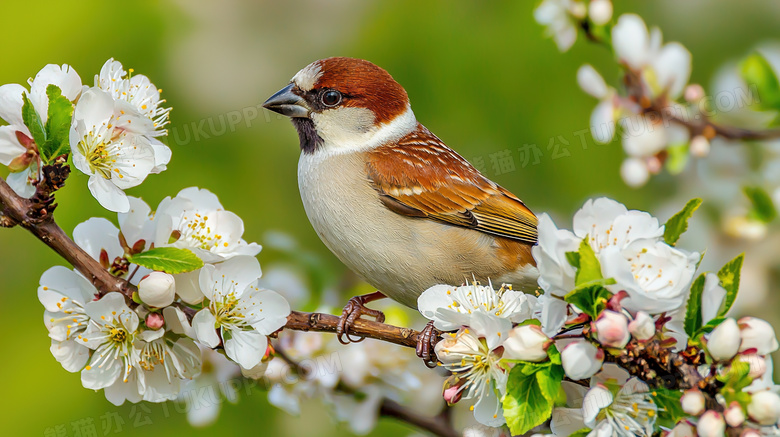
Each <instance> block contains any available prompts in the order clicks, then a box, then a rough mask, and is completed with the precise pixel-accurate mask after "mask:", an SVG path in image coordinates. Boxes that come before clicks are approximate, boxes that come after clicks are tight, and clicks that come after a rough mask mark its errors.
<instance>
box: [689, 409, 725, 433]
mask: <svg viewBox="0 0 780 437" xmlns="http://www.w3.org/2000/svg"><path fill="white" fill-rule="evenodd" d="M696 432H698V434H699V437H723V436H724V435H725V432H726V422H725V421H724V420H723V416H722V415H721V414H720V413H718V412H717V411H714V410H709V411H707V412H706V413H704V414H703V415H702V416H701V418H699V423H698V425H696Z"/></svg>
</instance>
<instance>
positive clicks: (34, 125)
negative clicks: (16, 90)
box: [22, 93, 46, 148]
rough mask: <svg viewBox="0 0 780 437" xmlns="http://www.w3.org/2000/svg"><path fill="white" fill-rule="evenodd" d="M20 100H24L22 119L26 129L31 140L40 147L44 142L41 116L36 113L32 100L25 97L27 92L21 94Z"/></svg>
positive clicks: (44, 133) (44, 134)
mask: <svg viewBox="0 0 780 437" xmlns="http://www.w3.org/2000/svg"><path fill="white" fill-rule="evenodd" d="M22 100H23V101H24V104H23V105H22V120H23V121H24V125H25V126H27V129H29V130H30V134H31V135H32V139H33V141H35V144H37V145H38V147H39V148H40V147H41V145H43V144H46V129H45V128H44V126H43V121H42V120H41V116H40V115H38V112H37V111H36V110H35V107H34V106H33V104H32V102H31V101H30V99H29V98H28V97H27V93H24V94H22Z"/></svg>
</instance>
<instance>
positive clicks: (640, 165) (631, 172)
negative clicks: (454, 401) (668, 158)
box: [620, 158, 650, 188]
mask: <svg viewBox="0 0 780 437" xmlns="http://www.w3.org/2000/svg"><path fill="white" fill-rule="evenodd" d="M620 178H621V179H623V182H625V183H626V185H628V186H629V187H633V188H638V187H641V186H643V185H644V184H646V183H647V181H648V180H650V170H648V168H647V163H646V162H645V161H644V160H643V159H639V158H626V159H624V160H623V163H622V164H621V165H620Z"/></svg>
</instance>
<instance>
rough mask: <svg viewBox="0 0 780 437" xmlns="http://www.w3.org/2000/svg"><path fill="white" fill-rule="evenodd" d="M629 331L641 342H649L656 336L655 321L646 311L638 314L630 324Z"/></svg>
mask: <svg viewBox="0 0 780 437" xmlns="http://www.w3.org/2000/svg"><path fill="white" fill-rule="evenodd" d="M628 331H629V332H630V333H631V335H633V336H634V338H636V339H637V340H639V341H647V340H650V339H651V338H653V337H654V336H655V321H654V320H653V318H652V317H650V314H647V313H646V312H644V311H639V312H638V313H636V317H634V320H632V321H631V323H629V324H628Z"/></svg>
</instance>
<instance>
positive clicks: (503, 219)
mask: <svg viewBox="0 0 780 437" xmlns="http://www.w3.org/2000/svg"><path fill="white" fill-rule="evenodd" d="M433 160H437V161H438V162H440V163H441V162H443V163H444V165H430V162H431V161H433ZM367 175H368V178H369V179H370V180H371V182H372V183H373V186H374V188H375V189H376V190H377V191H378V192H379V194H380V200H381V201H382V202H383V203H384V205H385V206H387V207H388V209H390V210H392V211H393V212H395V213H397V214H401V215H406V216H409V217H421V218H427V219H430V220H436V221H439V222H443V223H448V224H451V225H454V226H461V227H465V228H469V229H474V230H477V231H480V232H484V233H486V234H491V235H495V236H499V237H504V238H509V239H511V240H516V241H521V242H524V243H529V244H535V243H536V239H537V233H536V224H537V220H536V216H535V215H534V214H533V213H532V212H531V210H529V209H528V208H527V207H526V206H525V204H523V202H522V201H521V200H520V199H518V198H517V197H516V196H515V195H514V194H512V193H511V192H509V191H507V190H506V189H504V188H502V187H500V186H498V185H496V184H495V183H494V182H492V181H490V180H489V179H487V178H486V177H484V176H482V174H481V173H479V171H478V170H477V169H476V168H474V167H473V166H472V165H471V164H469V163H468V161H466V160H465V159H463V158H462V157H461V156H460V155H458V154H457V153H455V152H454V151H453V150H452V149H450V148H449V147H447V146H446V145H445V144H444V143H443V142H442V141H441V140H440V139H439V138H437V137H436V136H435V135H433V134H432V133H431V132H430V131H428V129H426V128H425V127H423V126H422V125H418V128H417V130H415V131H414V132H412V133H411V134H409V135H407V136H406V137H404V138H402V139H401V140H400V141H399V142H398V143H397V144H396V145H393V146H392V147H390V146H384V147H380V148H378V149H375V150H373V151H371V152H369V155H368V164H367Z"/></svg>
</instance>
